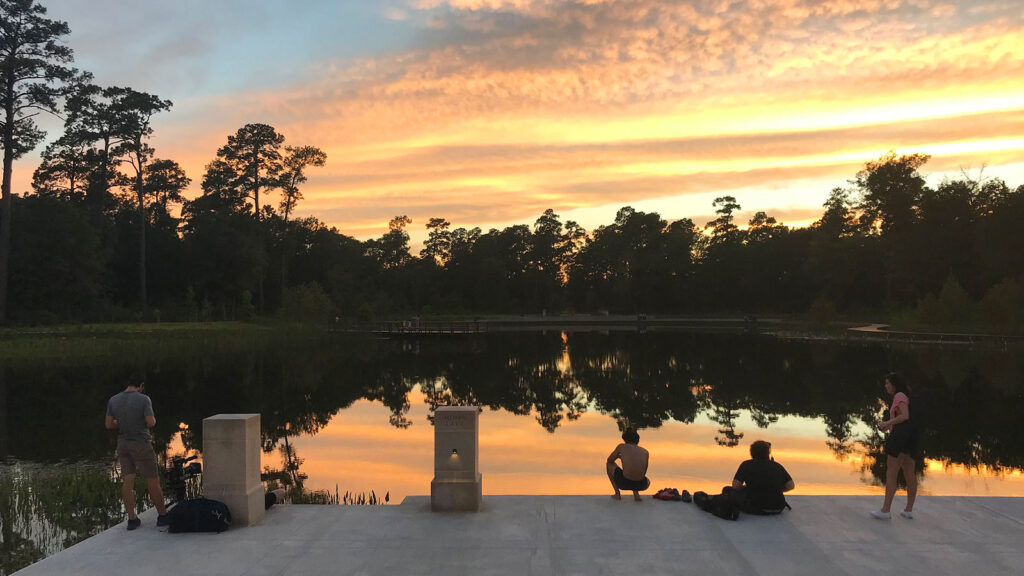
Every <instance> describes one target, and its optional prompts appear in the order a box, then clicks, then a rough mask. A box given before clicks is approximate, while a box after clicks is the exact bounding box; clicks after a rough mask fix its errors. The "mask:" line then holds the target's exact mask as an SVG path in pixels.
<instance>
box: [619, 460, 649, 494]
mask: <svg viewBox="0 0 1024 576" xmlns="http://www.w3.org/2000/svg"><path fill="white" fill-rule="evenodd" d="M614 475H615V485H616V486H618V487H619V490H636V491H637V492H640V491H641V490H647V489H648V488H650V487H651V481H650V480H648V479H647V478H644V479H643V480H630V479H629V478H626V477H625V476H623V475H622V468H619V467H618V466H616V467H615V472H614Z"/></svg>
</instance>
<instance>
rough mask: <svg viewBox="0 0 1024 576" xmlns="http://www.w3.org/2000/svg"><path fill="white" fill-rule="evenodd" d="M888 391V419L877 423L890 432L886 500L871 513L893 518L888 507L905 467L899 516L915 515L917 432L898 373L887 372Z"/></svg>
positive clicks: (882, 518) (886, 454)
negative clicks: (902, 506) (904, 492)
mask: <svg viewBox="0 0 1024 576" xmlns="http://www.w3.org/2000/svg"><path fill="white" fill-rule="evenodd" d="M885 391H886V392H887V393H889V395H890V396H892V405H891V406H890V407H889V419H888V420H885V421H884V422H882V423H881V424H879V425H878V429H879V430H881V431H883V432H888V433H889V435H888V436H887V437H886V439H885V456H886V461H885V501H884V502H882V508H881V510H875V511H874V512H872V513H871V515H872V516H874V517H875V518H878V519H880V520H888V519H889V518H892V514H891V513H890V512H889V509H890V508H891V507H892V499H893V496H895V495H896V480H897V478H898V477H899V473H900V470H903V479H904V480H905V481H906V483H907V507H906V508H905V509H904V510H903V511H902V512H900V516H903V517H904V518H913V517H914V500H915V499H916V498H917V474H916V473H915V471H914V460H915V459H916V458H917V434H916V433H915V430H914V425H913V424H911V422H910V397H909V396H908V395H907V384H906V382H905V381H904V380H903V377H902V376H900V375H899V374H897V373H895V372H893V373H890V374H888V375H886V377H885Z"/></svg>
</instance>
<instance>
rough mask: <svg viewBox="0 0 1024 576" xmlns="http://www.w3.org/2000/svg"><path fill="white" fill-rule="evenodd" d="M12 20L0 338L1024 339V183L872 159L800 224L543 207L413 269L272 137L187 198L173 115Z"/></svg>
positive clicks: (35, 12)
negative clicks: (21, 329)
mask: <svg viewBox="0 0 1024 576" xmlns="http://www.w3.org/2000/svg"><path fill="white" fill-rule="evenodd" d="M0 16H2V17H3V26H2V27H0V76H2V77H3V78H4V81H3V82H2V83H0V100H2V102H3V105H4V117H3V122H2V132H3V134H2V146H3V150H4V165H3V196H2V201H0V321H6V320H7V319H8V318H10V319H11V320H14V321H17V322H23V323H35V322H57V321H116V320H139V319H142V320H158V319H165V320H224V319H251V318H254V317H256V316H258V315H271V314H280V315H281V316H283V317H285V318H289V319H297V320H313V321H323V320H324V319H326V318H328V317H334V316H343V317H346V318H357V319H370V318H374V317H386V316H394V315H400V314H429V313H538V312H541V311H551V312H556V311H577V312H594V311H600V310H607V311H612V312H623V313H634V312H679V313H696V312H730V313H761V312H790V313H810V314H811V315H812V316H813V317H815V318H818V319H829V318H832V317H835V316H836V315H843V314H846V315H856V314H858V313H865V312H872V313H875V312H904V317H905V318H907V319H910V320H912V321H917V322H920V323H924V324H954V325H960V326H963V325H970V324H979V325H985V326H989V327H996V328H997V329H1001V330H1020V329H1021V325H1022V323H1024V287H1022V276H1024V250H1021V243H1020V239H1019V234H1018V230H1017V228H1018V226H1019V223H1020V222H1022V221H1024V186H1019V187H1017V188H1016V189H1013V188H1011V187H1010V186H1008V185H1007V184H1006V183H1005V182H1003V181H1002V180H999V179H985V178H983V177H982V176H978V177H976V178H972V177H970V176H969V175H968V174H964V175H963V176H962V177H961V178H956V179H950V180H946V181H944V182H942V183H941V184H939V185H938V186H936V187H934V188H933V187H930V186H928V185H927V183H926V181H925V179H924V177H923V176H922V174H921V169H922V167H923V166H924V165H925V163H926V162H927V160H928V156H926V155H922V154H910V155H897V154H894V153H892V152H890V153H888V154H886V155H884V156H882V157H881V158H879V159H877V160H873V161H870V162H867V163H866V165H865V166H864V169H863V170H861V171H860V172H858V173H857V174H856V175H854V176H853V178H852V179H851V180H850V181H849V183H848V185H847V186H845V187H839V188H835V189H834V190H832V191H831V193H830V195H829V197H828V200H827V201H826V202H825V204H824V211H823V213H822V215H821V218H820V219H819V220H818V221H816V222H815V223H814V224H813V225H812V226H810V227H806V228H790V227H787V226H786V225H784V224H783V223H780V222H778V221H777V220H776V219H775V218H774V217H772V216H771V215H769V214H767V213H765V212H757V213H756V214H755V215H754V216H753V217H752V218H751V219H750V220H749V221H748V222H746V223H745V224H743V223H742V222H739V221H737V218H736V214H737V213H738V212H739V211H740V210H741V206H740V204H739V203H738V202H737V200H736V198H734V197H732V196H722V197H720V198H717V199H716V200H715V201H714V208H715V210H716V215H717V216H716V218H715V219H713V220H712V221H711V222H709V223H707V224H706V225H705V226H703V227H701V226H698V225H697V224H695V223H694V222H693V220H691V219H686V218H684V219H680V220H676V221H672V222H668V221H666V220H665V219H663V218H662V217H661V216H660V215H659V214H658V213H655V212H642V211H637V210H634V209H633V208H631V207H628V206H627V207H623V208H622V209H621V210H619V211H618V213H617V214H616V217H615V220H614V222H612V223H610V224H607V225H603V226H599V227H598V228H597V229H595V230H592V231H589V232H588V231H587V230H584V229H583V228H582V227H581V226H579V225H578V224H577V223H575V222H572V221H568V222H562V220H561V219H560V217H559V215H558V214H556V213H555V212H554V211H553V210H547V211H545V212H544V213H543V214H542V215H541V216H540V217H539V218H537V220H536V221H535V222H534V223H533V225H532V227H531V226H528V225H525V224H521V225H514V226H509V227H506V228H504V229H500V230H499V229H491V230H488V231H486V232H485V231H483V230H481V229H480V228H465V227H458V228H453V227H452V225H451V223H450V222H449V221H448V220H446V219H444V218H440V217H438V218H430V219H429V220H428V221H427V222H426V223H425V226H426V229H427V232H428V235H427V240H426V242H425V243H424V246H423V249H422V250H421V251H419V254H418V255H414V254H412V253H411V251H410V243H409V234H408V229H409V227H410V226H411V225H412V224H413V222H412V220H411V219H409V218H408V217H406V216H396V217H395V218H394V219H392V220H391V222H390V224H389V229H388V231H387V232H385V233H384V234H383V235H382V236H380V237H379V238H373V239H370V240H367V241H360V240H357V239H355V238H352V237H350V236H346V235H344V234H342V233H341V232H340V231H338V230H337V229H336V228H333V227H329V226H327V225H325V224H324V223H323V222H321V221H320V220H318V219H317V218H315V217H302V218H297V217H295V210H296V207H297V205H298V203H299V202H300V201H301V200H302V185H303V183H305V182H306V179H307V172H308V171H309V170H310V169H312V168H315V167H319V166H323V165H324V164H325V162H326V161H327V157H326V154H325V153H324V152H323V151H322V150H320V149H318V148H316V147H315V146H309V145H297V146H290V145H286V144H285V137H284V135H282V134H281V133H279V132H278V131H277V130H276V129H275V128H274V127H272V126H270V125H267V124H260V123H253V124H246V125H245V126H243V127H241V128H239V129H238V131H237V132H236V133H235V134H232V135H229V136H228V137H227V140H226V143H225V144H224V145H223V146H222V147H221V148H220V149H219V150H218V151H217V154H216V157H215V158H214V159H213V160H212V161H211V162H210V163H209V164H208V165H207V166H206V168H205V172H204V173H203V174H202V176H201V180H200V181H201V186H200V187H201V194H200V195H199V196H198V197H195V198H193V199H191V200H186V199H185V198H184V196H183V195H182V192H183V191H184V190H185V189H186V188H187V187H188V186H189V185H190V183H191V178H190V177H189V176H188V175H187V174H186V173H185V172H184V170H183V169H182V168H181V166H180V165H179V164H178V163H177V162H175V161H174V160H173V159H167V158H160V157H158V155H157V153H156V151H155V150H154V149H153V148H152V146H151V145H150V143H149V142H150V139H151V136H152V134H153V127H152V119H153V117H154V116H155V115H157V114H160V113H163V112H166V111H168V110H169V109H170V108H171V106H172V103H171V102H170V101H168V100H164V99H161V98H160V97H158V96H156V95H153V94H148V93H145V92H140V91H137V90H135V89H133V88H128V87H101V86H97V85H95V84H93V83H92V77H91V76H90V75H89V74H88V73H84V72H80V71H78V70H76V69H74V68H72V67H71V66H70V64H71V62H72V52H71V50H70V48H68V47H67V46H66V45H64V44H63V40H64V39H65V37H66V36H67V35H68V34H69V32H70V30H69V28H68V26H67V24H66V23H64V22H59V21H55V20H51V19H48V18H46V10H45V8H44V7H43V6H41V5H40V4H39V3H38V2H35V1H34V0H0ZM41 111H46V112H50V113H54V114H60V115H61V117H62V118H64V120H65V124H64V132H63V134H62V135H61V136H60V137H59V138H57V139H56V140H55V141H53V142H52V143H50V144H49V145H48V146H47V147H46V148H45V150H44V151H43V153H42V160H41V162H40V164H39V166H38V168H37V169H36V170H35V173H34V174H33V179H32V190H31V191H25V193H24V194H23V195H21V196H18V195H15V194H13V192H12V190H11V182H12V180H11V175H12V171H13V160H14V159H15V158H17V157H19V156H22V155H24V154H25V153H27V152H28V151H30V150H32V149H33V148H35V147H36V146H38V145H39V144H40V143H41V142H42V139H43V136H44V135H43V133H42V132H41V131H40V130H39V128H38V125H37V124H36V122H35V120H34V116H35V115H36V114H37V113H39V112H41ZM271 197H273V198H275V199H277V204H276V205H272V204H271V203H268V198H271ZM179 205H180V209H178V208H177V207H178V206H179Z"/></svg>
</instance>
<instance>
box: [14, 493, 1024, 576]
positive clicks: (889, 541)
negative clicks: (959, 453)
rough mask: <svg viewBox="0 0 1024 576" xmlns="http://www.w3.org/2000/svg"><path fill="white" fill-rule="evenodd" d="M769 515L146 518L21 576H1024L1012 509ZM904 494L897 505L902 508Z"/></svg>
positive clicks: (855, 502)
mask: <svg viewBox="0 0 1024 576" xmlns="http://www.w3.org/2000/svg"><path fill="white" fill-rule="evenodd" d="M789 500H790V503H791V504H792V506H793V510H792V512H786V513H785V514H783V515H781V516H778V517H757V516H746V515H744V516H742V517H741V518H740V519H739V521H736V522H730V521H726V520H720V519H718V518H715V517H713V516H711V515H710V514H706V513H704V512H701V511H700V510H698V509H697V508H696V507H695V506H694V505H693V504H684V503H681V502H661V501H657V500H652V499H650V498H649V497H647V498H645V499H644V501H643V502H640V503H637V502H633V501H632V500H631V499H629V498H624V499H623V500H622V501H621V502H619V501H614V500H612V499H611V498H609V497H607V496H485V497H484V503H483V507H482V509H481V511H480V512H478V513H445V514H439V513H431V512H430V503H429V498H428V497H409V498H406V499H405V501H404V502H403V503H402V504H401V505H400V506H372V507H371V506H293V505H284V506H277V507H274V508H271V509H270V510H268V511H267V516H266V517H265V518H264V519H263V520H262V521H261V522H260V523H259V524H257V525H255V526H251V527H248V528H237V529H231V530H229V531H227V532H224V533H222V534H168V533H166V532H165V530H166V529H165V528H160V529H158V528H156V526H155V521H156V518H155V515H154V513H153V511H149V512H148V513H146V514H144V515H142V519H143V525H142V528H140V529H139V530H136V531H134V532H127V531H126V530H125V525H124V523H122V524H119V525H117V526H115V527H113V528H111V529H110V530H107V531H106V532H103V533H102V534H98V535H96V536H94V537H92V538H90V539H88V540H86V541H84V542H81V543H79V544H77V545H75V546H73V547H71V548H69V549H67V550H64V551H63V552H60V553H58V554H56V555H54V556H51V557H49V558H47V559H45V560H43V561H41V562H39V563H37V564H34V565H32V566H29V567H28V568H25V569H24V570H22V571H20V572H18V573H17V574H18V575H19V576H35V575H42V574H46V575H51V574H81V575H89V574H95V575H103V576H113V575H118V574H126V575H128V574H131V575H140V574H159V575H171V574H208V575H263V574H266V575H271V574H344V575H353V576H354V575H360V574H370V575H382V576H383V575H394V574H402V575H406V574H437V575H446V576H447V575H453V574H467V575H476V574H509V575H526V574H530V575H546V574H559V575H562V574H579V575H588V576H590V575H597V574H608V575H614V576H625V575H627V574H637V575H651V574H673V575H675V574H700V575H712V574H727V575H760V574H778V575H802V574H807V575H816V576H817V575H864V576H878V575H881V574H901V575H910V574H929V575H932V574H969V575H970V576H982V575H987V574H1022V573H1024V498H980V497H921V498H920V499H919V500H918V504H917V511H916V515H915V518H914V519H913V520H907V519H904V518H900V517H899V516H894V518H893V519H892V520H890V521H881V520H875V519H873V518H871V517H870V516H869V515H868V512H869V511H870V510H873V509H875V508H877V507H878V505H879V503H880V501H881V497H880V496H879V497H863V496H791V497H790V498H789ZM902 504H903V497H902V494H901V495H899V496H897V499H896V506H894V510H895V509H899V508H897V506H902Z"/></svg>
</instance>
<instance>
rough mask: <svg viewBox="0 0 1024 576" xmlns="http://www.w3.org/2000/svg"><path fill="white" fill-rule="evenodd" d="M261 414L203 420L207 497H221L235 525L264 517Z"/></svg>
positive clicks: (204, 488)
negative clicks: (261, 475)
mask: <svg viewBox="0 0 1024 576" xmlns="http://www.w3.org/2000/svg"><path fill="white" fill-rule="evenodd" d="M260 454H261V446H260V415H259V414H217V415H216V416H210V417H209V418H206V419H204V420H203V496H205V497H207V498H210V499H212V500H220V501H221V502H223V503H224V504H226V505H227V507H228V510H230V511H231V523H232V525H234V526H249V525H251V524H255V523H257V522H259V521H260V520H262V519H263V515H264V513H265V509H264V507H263V483H262V482H260Z"/></svg>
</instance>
